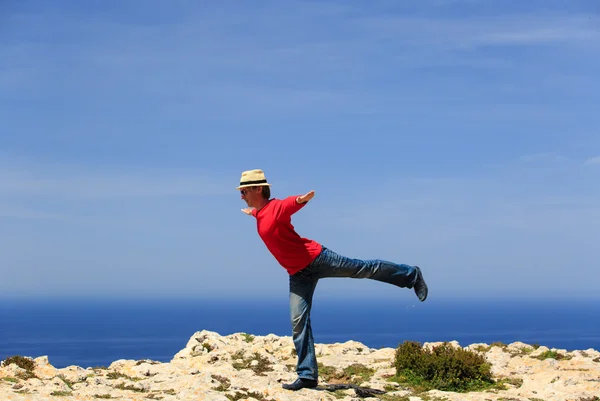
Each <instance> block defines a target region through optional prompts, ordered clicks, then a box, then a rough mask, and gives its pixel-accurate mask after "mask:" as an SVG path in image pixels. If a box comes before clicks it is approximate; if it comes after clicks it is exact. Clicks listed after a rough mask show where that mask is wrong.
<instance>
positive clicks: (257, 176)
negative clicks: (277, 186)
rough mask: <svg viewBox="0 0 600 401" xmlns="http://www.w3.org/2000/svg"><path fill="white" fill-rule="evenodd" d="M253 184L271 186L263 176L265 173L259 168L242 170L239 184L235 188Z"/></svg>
mask: <svg viewBox="0 0 600 401" xmlns="http://www.w3.org/2000/svg"><path fill="white" fill-rule="evenodd" d="M254 186H268V187H269V186H271V184H269V183H268V182H267V179H266V178H265V173H264V172H263V171H262V170H260V169H255V170H247V171H244V172H243V173H242V178H241V179H240V186H239V187H237V188H236V189H240V188H245V187H254Z"/></svg>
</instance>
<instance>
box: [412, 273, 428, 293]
mask: <svg viewBox="0 0 600 401" xmlns="http://www.w3.org/2000/svg"><path fill="white" fill-rule="evenodd" d="M415 267H416V268H417V279H416V280H415V286H414V287H413V288H414V290H415V294H417V297H418V298H419V301H421V302H423V301H425V300H426V299H427V292H428V289H427V284H426V283H425V279H423V273H422V272H421V269H420V268H419V266H415Z"/></svg>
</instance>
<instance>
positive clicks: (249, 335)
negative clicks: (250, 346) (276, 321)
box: [242, 333, 254, 343]
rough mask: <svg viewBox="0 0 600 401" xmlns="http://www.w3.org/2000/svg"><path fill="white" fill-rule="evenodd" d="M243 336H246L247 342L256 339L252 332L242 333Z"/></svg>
mask: <svg viewBox="0 0 600 401" xmlns="http://www.w3.org/2000/svg"><path fill="white" fill-rule="evenodd" d="M242 337H244V341H246V342H247V343H251V342H252V341H254V336H253V335H252V334H247V333H242Z"/></svg>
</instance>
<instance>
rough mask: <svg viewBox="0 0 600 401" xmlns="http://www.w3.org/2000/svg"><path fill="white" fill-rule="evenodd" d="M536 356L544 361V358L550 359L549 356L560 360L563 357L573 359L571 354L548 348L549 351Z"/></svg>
mask: <svg viewBox="0 0 600 401" xmlns="http://www.w3.org/2000/svg"><path fill="white" fill-rule="evenodd" d="M535 358H536V359H539V360H542V361H543V360H544V359H549V358H551V359H556V360H557V361H560V360H562V359H564V360H569V359H571V356H570V355H563V354H559V353H558V352H556V351H552V350H548V351H545V352H542V353H541V354H539V355H538V356H536V357H535Z"/></svg>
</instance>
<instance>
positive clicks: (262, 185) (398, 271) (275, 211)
mask: <svg viewBox="0 0 600 401" xmlns="http://www.w3.org/2000/svg"><path fill="white" fill-rule="evenodd" d="M270 185H271V184H269V183H268V182H267V179H266V178H265V174H264V172H263V171H262V170H259V169H256V170H248V171H244V172H243V173H242V177H241V180H240V185H239V186H238V187H237V188H236V189H238V190H240V192H241V198H242V200H244V201H245V202H246V204H247V205H248V207H247V208H245V209H242V212H244V213H246V214H247V215H250V216H254V217H255V218H256V227H257V230H258V234H259V236H260V237H261V239H262V240H263V241H264V243H265V245H266V246H267V249H268V250H269V251H270V252H271V254H272V255H273V256H274V257H275V259H276V260H277V261H278V262H279V264H281V266H282V267H283V268H285V269H286V271H287V272H288V274H289V283H290V315H291V316H290V317H291V322H292V338H293V341H294V346H295V348H296V352H297V354H298V363H297V365H296V373H297V374H298V379H297V380H296V381H294V382H293V383H291V384H283V388H285V389H288V390H294V391H295V390H300V389H302V388H315V387H316V386H317V384H318V378H319V373H318V369H317V359H316V355H315V346H314V340H313V335H312V328H311V325H310V310H311V306H312V298H313V293H314V291H315V287H316V285H317V282H318V281H319V279H322V278H326V277H350V278H368V279H371V280H377V281H382V282H385V283H389V284H393V285H396V286H398V287H403V288H413V289H414V291H415V294H416V295H417V297H418V298H419V300H420V301H421V302H423V301H425V299H426V298H427V292H428V289H427V284H426V283H425V280H424V279H423V274H422V273H421V269H420V268H419V267H418V266H411V265H406V264H396V263H393V262H388V261H385V260H380V259H374V260H360V259H350V258H348V257H345V256H342V255H340V254H337V253H335V252H333V251H332V250H330V249H327V248H326V247H324V246H323V245H321V244H320V243H318V242H316V241H314V240H311V239H308V238H303V237H301V236H300V235H298V234H297V233H296V231H295V229H294V226H293V225H292V223H291V217H292V215H293V214H294V213H296V212H297V211H299V210H300V209H302V208H303V207H304V206H305V205H306V203H307V202H309V201H310V200H311V199H312V198H313V197H314V196H315V192H314V191H310V192H308V193H307V194H305V195H300V196H288V197H287V198H284V199H281V200H280V199H274V198H273V199H272V198H271V190H270Z"/></svg>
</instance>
